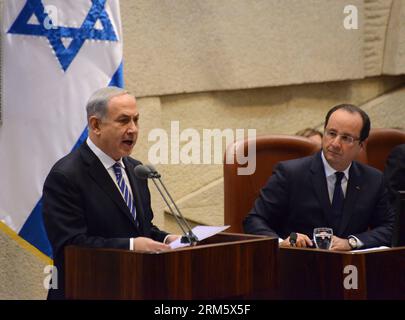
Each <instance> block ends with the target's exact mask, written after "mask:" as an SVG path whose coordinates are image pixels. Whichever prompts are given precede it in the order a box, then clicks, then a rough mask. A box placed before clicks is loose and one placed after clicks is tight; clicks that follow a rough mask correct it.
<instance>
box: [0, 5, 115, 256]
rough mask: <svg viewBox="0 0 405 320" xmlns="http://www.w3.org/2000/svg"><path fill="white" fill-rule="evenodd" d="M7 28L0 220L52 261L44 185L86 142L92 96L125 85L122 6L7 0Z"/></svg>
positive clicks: (4, 28)
mask: <svg viewBox="0 0 405 320" xmlns="http://www.w3.org/2000/svg"><path fill="white" fill-rule="evenodd" d="M1 28H2V29H1V32H2V33H3V34H2V39H3V41H2V48H3V61H2V73H3V74H2V75H3V87H2V90H3V92H2V96H3V105H2V124H1V125H0V171H1V172H0V221H1V222H2V223H5V224H7V225H8V226H9V227H10V228H12V229H13V230H14V231H16V232H17V233H19V235H20V236H22V237H23V238H24V239H26V240H27V241H29V242H30V243H31V244H33V245H34V246H35V247H36V248H38V249H39V250H40V251H42V252H44V253H45V254H47V255H49V256H51V249H50V246H49V242H48V240H47V238H46V234H45V230H44V227H43V222H42V212H41V196H42V187H43V183H44V181H45V178H46V175H47V174H48V172H49V170H50V169H51V167H52V165H53V164H54V163H55V162H56V161H57V160H58V159H60V158H61V157H63V156H64V155H66V154H68V153H69V152H70V151H71V150H72V149H73V148H74V147H75V146H77V145H78V144H79V143H80V141H83V140H84V139H85V138H86V137H87V131H86V112H85V106H86V102H87V100H88V98H89V97H90V95H91V94H92V93H93V92H94V91H95V90H97V89H99V88H101V87H105V86H107V85H115V86H122V31H121V21H120V10H119V1H118V0H59V1H57V0H52V1H47V0H7V1H5V2H4V8H3V17H2V25H1Z"/></svg>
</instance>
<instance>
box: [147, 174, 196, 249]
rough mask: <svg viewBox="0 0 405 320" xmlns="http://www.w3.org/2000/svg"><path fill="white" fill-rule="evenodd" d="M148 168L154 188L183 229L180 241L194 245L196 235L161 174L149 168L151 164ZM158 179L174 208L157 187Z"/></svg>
mask: <svg viewBox="0 0 405 320" xmlns="http://www.w3.org/2000/svg"><path fill="white" fill-rule="evenodd" d="M148 168H149V169H151V172H150V174H149V178H151V179H152V181H153V183H154V184H155V186H156V189H158V191H159V193H160V195H161V196H162V198H163V200H164V202H165V203H166V205H167V206H168V208H169V210H170V212H171V213H172V214H173V216H174V218H175V219H176V221H177V224H178V225H179V227H180V228H181V230H182V231H183V234H184V235H183V236H182V237H181V240H180V242H181V243H190V244H191V245H196V244H197V242H198V238H197V236H196V235H195V234H194V233H193V231H192V230H191V228H190V225H189V224H188V223H187V220H186V219H185V218H184V216H183V215H182V213H181V212H180V210H179V208H178V207H177V205H176V203H175V202H174V200H173V198H172V196H171V195H170V193H169V191H168V190H167V188H166V186H165V185H164V183H163V181H162V179H161V175H160V173H159V172H157V171H156V170H155V169H154V168H153V167H152V168H151V166H148ZM156 180H157V181H159V182H160V184H161V185H162V187H163V190H164V191H165V193H166V195H167V197H168V198H169V199H170V201H171V203H172V205H173V207H174V208H175V210H173V209H172V206H171V205H170V203H169V201H168V200H167V197H166V196H165V195H164V192H162V189H161V188H160V187H159V184H158V183H157V182H156Z"/></svg>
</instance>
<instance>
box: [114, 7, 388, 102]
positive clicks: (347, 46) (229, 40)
mask: <svg viewBox="0 0 405 320" xmlns="http://www.w3.org/2000/svg"><path fill="white" fill-rule="evenodd" d="M366 2H367V1H366ZM378 2H383V3H385V2H386V1H383V0H379V1H378ZM363 3H364V1H363V0H353V1H350V4H351V5H355V6H356V8H357V9H358V14H359V29H358V30H346V29H345V28H344V27H343V20H344V18H345V14H344V13H343V9H344V7H345V6H346V5H348V2H347V1H346V0H334V1H325V0H305V1H295V0H283V1H268V0H257V1H250V0H225V1H216V0H195V1H170V0H138V1H132V0H122V1H121V8H122V12H123V28H124V47H125V52H124V61H125V66H126V69H127V70H131V72H130V73H128V76H127V81H128V83H131V86H133V87H134V88H135V89H136V92H137V94H138V95H139V96H145V95H147V96H155V95H159V96H160V95H165V94H172V93H182V92H196V91H212V90H229V89H241V88H254V87H268V86H278V85H287V84H297V83H308V82H321V81H333V80H345V79H359V78H363V77H364V76H365V75H366V74H365V69H364V50H363V49H364V42H363V40H364V36H363V28H362V23H363V14H364V10H363ZM387 14H388V12H387ZM379 28H380V29H381V33H384V32H385V28H386V26H385V25H382V26H380V27H379ZM381 57H382V55H381Z"/></svg>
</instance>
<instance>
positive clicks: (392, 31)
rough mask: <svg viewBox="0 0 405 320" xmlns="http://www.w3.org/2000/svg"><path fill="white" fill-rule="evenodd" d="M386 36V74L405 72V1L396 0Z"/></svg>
mask: <svg viewBox="0 0 405 320" xmlns="http://www.w3.org/2000/svg"><path fill="white" fill-rule="evenodd" d="M390 12H391V15H390V19H389V25H388V29H387V35H386V40H385V41H386V45H385V52H384V70H383V71H384V73H385V74H403V73H404V72H405V0H394V1H393V4H392V8H391V11H390Z"/></svg>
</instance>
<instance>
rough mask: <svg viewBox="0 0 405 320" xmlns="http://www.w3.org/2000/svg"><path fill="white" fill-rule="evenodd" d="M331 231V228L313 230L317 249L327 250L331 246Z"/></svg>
mask: <svg viewBox="0 0 405 320" xmlns="http://www.w3.org/2000/svg"><path fill="white" fill-rule="evenodd" d="M332 237H333V230H332V228H325V227H322V228H315V229H314V242H315V245H316V247H317V248H318V249H326V250H329V249H330V246H331V244H332Z"/></svg>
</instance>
